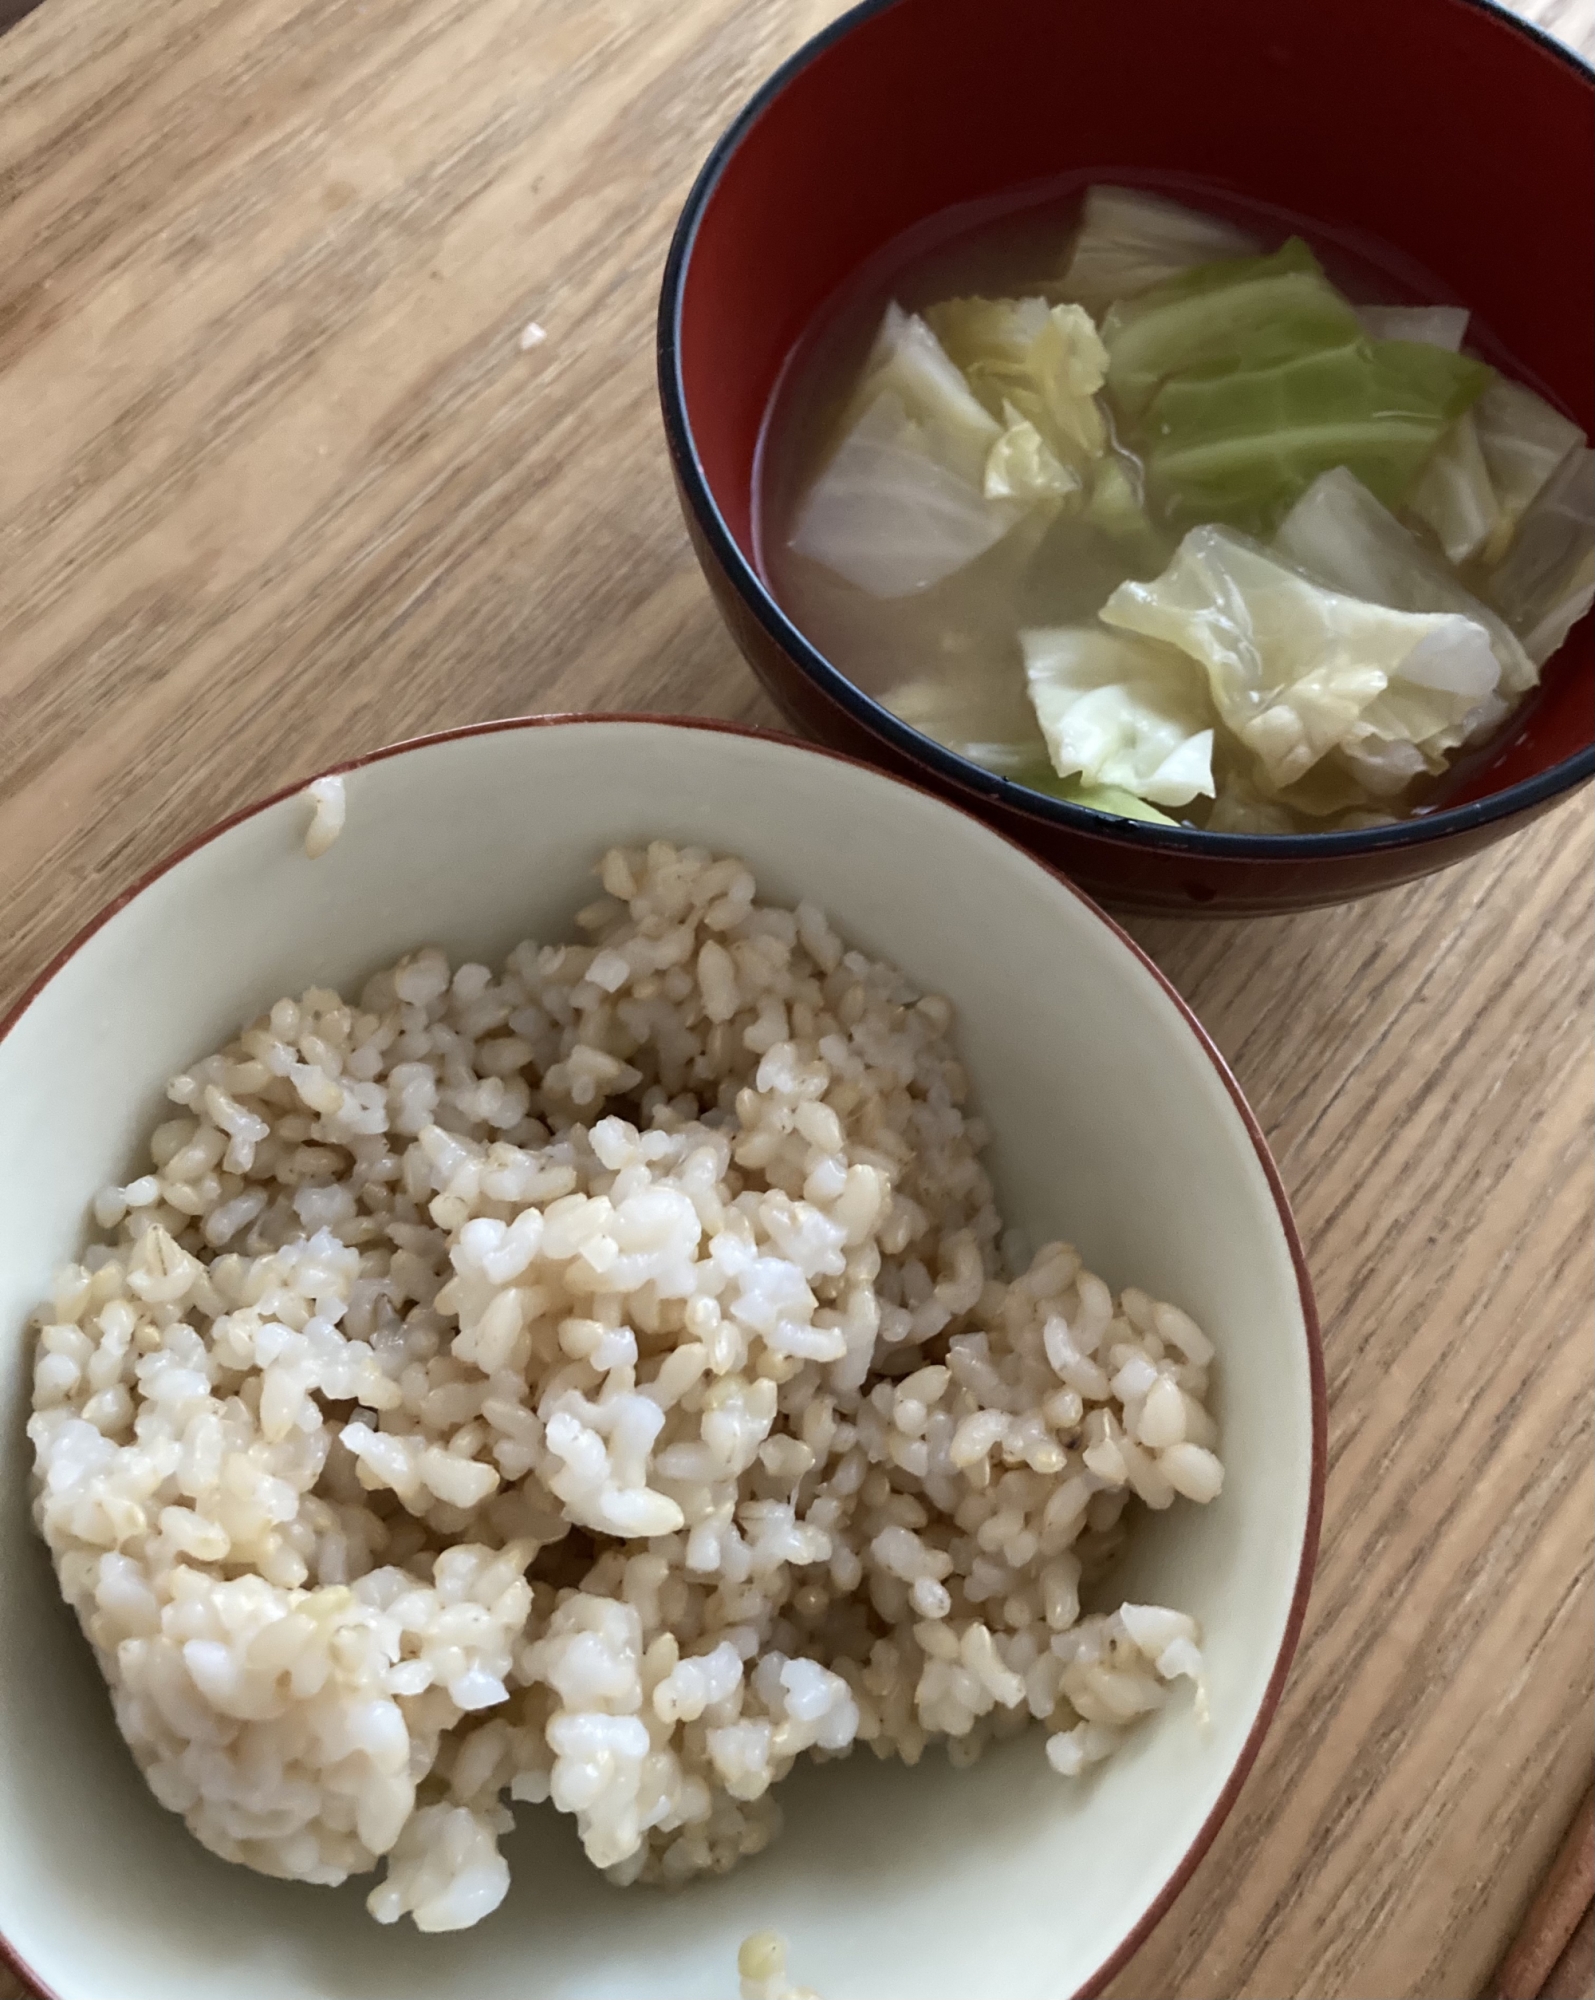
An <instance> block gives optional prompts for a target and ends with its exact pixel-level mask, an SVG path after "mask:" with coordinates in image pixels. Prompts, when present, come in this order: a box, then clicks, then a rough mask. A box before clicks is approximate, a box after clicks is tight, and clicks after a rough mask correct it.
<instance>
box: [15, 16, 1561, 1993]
mask: <svg viewBox="0 0 1595 2000" xmlns="http://www.w3.org/2000/svg"><path fill="white" fill-rule="evenodd" d="M0 4H3V5H4V8H5V12H6V13H7V14H9V13H11V12H14V11H15V10H16V5H17V0H0ZM835 11H836V8H835V6H834V4H833V0H672V4H663V0H660V4H654V5H646V4H642V0H45V4H44V5H43V6H42V7H41V8H40V9H39V10H38V11H37V12H36V13H34V14H32V15H31V16H29V17H28V18H27V19H25V20H23V21H22V22H21V24H20V25H19V26H17V27H15V28H13V29H11V31H10V32H9V33H7V34H5V35H4V36H3V37H0V201H3V204H4V206H3V212H0V1012H3V1010H4V1007H5V1005H6V1004H7V1002H8V1000H9V999H10V998H11V997H12V996H14V995H15V993H16V992H17V991H18V990H19V989H20V988H21V986H22V985H23V984H24V983H25V982H26V981H27V979H28V978H29V977H30V976H31V975H32V974H33V972H34V971H35V970H36V969H37V968H38V967H39V966H40V965H41V964H42V963H43V962H44V961H45V960H46V959H47V958H48V957H49V955H50V954H51V953H52V952H53V951H54V950H55V949H56V948H57V946H58V945H59V944H60V943H61V942H62V941H63V940H64V939H65V938H66V937H68V936H69V935H70V934H71V932H72V931H73V930H75V929H76V928H77V926H78V925H79V924H80V923H82V922H83V921H84V919H85V918H87V917H88V916H89V915H90V914H91V913H92V912H93V911H94V910H95V909H96V908H97V907H98V906H99V905H100V904H101V903H102V902H103V901H105V900H106V899H107V898H108V897H109V896H111V895H112V894H113V893H114V892H115V891H116V890H118V889H120V888H121V887H122V886H123V885H124V884H126V883H127V882H129V881H131V880H132V879H133V878H134V877H135V876H136V875H137V874H138V873H139V872H140V871H141V870H142V869H143V868H145V867H146V866H147V865H148V864H149V863H150V862H152V861H153V860H155V859H156V858H157V857H158V856H159V855H160V854H162V853H163V852H164V851H165V850H167V849H168V848H170V847H171V846H173V845H174V843H176V842H177V841H179V840H181V839H183V838H185V837H186V836H187V835H188V834H190V833H192V832H194V831H195V830H197V829H199V828H200V827H202V826H204V825H205V824H206V823H207V822H209V821H211V820H213V819H215V818H216V817H218V816H219V815H220V814H222V813H225V812H228V811H230V810H231V809H232V808H233V807H235V806H237V805H239V804H241V803H243V802H244V801H246V800H247V799H249V798H251V797H252V796H254V795H255V794H257V793H260V792H262V791H265V790H268V789H270V788H273V787H276V786H279V785H282V784H283V783H285V782H287V781H289V780H291V779H293V778H294V777H296V776H297V775H301V774H305V773H308V772H310V771H312V770H313V769H315V768H316V767H317V766H318V765H321V764H323V763H326V762H329V761H332V760H334V759H337V758H342V757H346V756H348V755H350V754H351V753H353V752H356V751H360V750H364V749H366V748H368V747H370V746H372V745H375V744H378V743H381V742H383V741H385V740H388V739H391V738H394V737H399V736H405V735H408V734H411V733H413V732H415V731H419V730H426V729H431V728H436V727H439V726H441V725H444V724H449V723H458V722H464V721H470V720H474V719H477V718H481V717H489V716H497V715H504V714H509V713H513V712H516V711H522V710H531V709H556V708H578V709H580V708H644V709H664V710H670V709H674V710H681V711H686V712H693V713H710V714H717V715H728V716H734V717H741V718H745V719H748V720H751V721H755V722H765V723H774V722H775V720H776V718H775V716H774V715H773V713H772V711H771V710H770V709H769V708H768V706H767V705H766V704H765V703H764V701H763V700H762V698H761V697H760V696H759V695H758V693H757V692H756V690H755V688H754V685H753V682H752V680H751V678H750V677H749V675H748V673H747V672H746V670H745V669H744V668H743V666H742V664H741V662H740V660H739V659H738V657H737V655H736V653H735V652H734V650H733V648H732V645H731V642H730V640H729V639H728V638H727V636H726V633H725V631H724V630H723V628H722V627H721V625H720V622H719V620H718V619H717V617H716V616H715V614H714V612H713V610H712V609H711V607H710V604H709V600H708V596H707V594H706V592H705V589H704V586H703V584H702V582H701V581H700V578H699V575H698V572H697V570H696V568H695V566H694V564H693V561H692V558H691V556H690V555H689V553H688V549H687V542H686V537H685V534H684V533H683V530H682V526H681V522H680V520H679V519H678V516H677V512H676V506H675V502H674V500H673V498H672V495H671V490H670V485H669V480H668V477H667V473H666V466H665V453H664V448H663V444H662V441H661V437H660V429H659V422H658V417H657V414H656V410H655V406H654V388H653V362H652V353H651V340H652V327H653V311H654V300H655V292H656V286H657V282H658V276H659V269H660V263H661V259H662V256H663V251H664V245H665V241H666V238H667V235H668V233H669V229H670V226H671V223H672V220H673V218H674V216H675V213H676V211H677V208H678V207H679V205H680V202H681V200H682V198H683V196H684V194H685V192H686V188H687V185H688V183H689V180H690V179H691V176H692V174H693V172H694V171H695V169H696V167H697V165H698V163H699V161H700V159H701V158H702V156H703V154H704V152H705V151H706V149H707V147H708V145H709V143H710V141H711V139H712V138H713V136H714V135H715V133H716V132H717V131H718V130H719V129H720V127H721V126H722V124H723V123H724V122H725V120H726V119H727V118H728V117H729V115H730V114H731V112H732V110H733V109H734V108H735V107H736V106H737V104H738V103H740V101H741V100H742V99H743V98H744V97H745V96H746V95H747V93H748V92H749V91H750V90H751V89H752V88H753V86H754V85H755V84H756V83H757V82H758V81H759V79H760V78H762V77H763V76H764V75H765V74H766V73H767V72H768V71H769V70H770V69H771V68H772V67H773V65H774V64H775V63H776V62H777V61H778V60H779V59H780V58H781V57H783V56H784V55H785V54H786V53H787V52H788V51H789V50H791V49H792V48H794V47H795V46H796V45H797V44H798V42H799V41H801V40H802V39H803V38H804V37H805V36H806V35H808V34H809V33H811V32H812V31H813V30H814V29H816V28H817V27H819V26H820V25H821V24H822V23H823V22H824V21H825V20H827V19H828V18H829V17H830V16H831V15H832V14H833V13H834V12H835ZM1534 11H1536V12H1537V13H1538V14H1539V16H1540V17H1541V18H1542V19H1543V20H1544V21H1545V22H1546V23H1547V24H1548V25H1551V26H1553V27H1555V28H1556V29H1558V30H1559V31H1560V32H1562V33H1563V34H1566V35H1567V36H1569V37H1570V38H1571V39H1576V40H1578V41H1580V42H1581V43H1582V45H1583V46H1584V47H1585V48H1591V47H1595V0H1540V4H1539V5H1538V6H1537V7H1536V8H1535V9H1534ZM0 18H3V16H0ZM532 320H536V321H537V322H539V323H540V324H541V325H542V326H543V327H544V328H545V329H546V331H547V339H546V340H545V341H544V342H543V343H542V344H541V345H537V346H533V347H531V348H529V349H525V350H523V348H522V346H521V345H520V343H519V340H518V336H519V334H520V332H521V329H522V328H523V327H525V326H526V324H527V323H528V322H529V321H532ZM1591 828H1592V812H1591V803H1590V800H1589V798H1588V796H1587V795H1586V797H1584V798H1583V799H1581V800H1579V801H1577V802H1575V803H1573V804H1571V805H1568V806H1566V807H1564V808H1563V809H1562V810H1561V811H1559V812H1558V813H1556V814H1555V815H1553V816H1552V817H1551V818H1549V819H1548V820H1545V821H1542V822H1541V823H1540V824H1539V825H1538V826H1537V827H1535V828H1534V829H1533V830H1532V831H1531V832H1529V833H1527V834H1525V835H1523V836H1521V837H1520V838H1518V839H1516V840H1514V841H1512V842H1510V843H1508V844H1507V845H1504V846H1502V847H1499V848H1496V849H1494V850H1492V852H1491V853H1489V854H1488V855H1486V856H1485V857H1484V858H1483V859H1481V860H1478V861H1476V862H1473V863H1471V864H1469V865H1467V866H1464V867H1461V868H1457V869H1454V870H1452V871H1451V872H1450V873H1448V874H1445V875H1443V876H1440V877H1438V878H1435V879H1433V880H1431V881H1429V882H1427V883H1424V884H1420V885H1419V886H1417V887H1415V888H1412V889H1408V890H1404V891H1400V892H1397V893H1395V894H1391V895H1387V896H1385V897H1383V898H1381V899H1379V900H1377V901H1373V902H1369V903H1365V904H1362V905H1360V906H1357V907H1353V908H1346V909H1340V910H1331V911H1326V912H1321V913H1317V914H1314V915H1308V916H1300V917H1293V918H1284V919H1278V920H1274V921H1270V922H1261V923H1247V924H1235V923H1221V924H1210V925H1205V926H1204V925H1199V924H1188V925H1182V924H1178V923H1172V922H1157V923H1152V922H1147V923H1140V924H1138V925H1137V926H1136V927H1135V928H1136V931H1137V935H1138V936H1139V937H1140V938H1141V939H1142V941H1143V942H1144V943H1145V944H1146V945H1147V946H1148V947H1149V948H1150V949H1151V950H1152V951H1153V952H1154V953H1155V955H1156V956H1157V958H1158V959H1159V961H1160V962H1161V963H1162V964H1163V965H1164V966H1165V967H1166V968H1167V970H1168V971H1169V973H1170V974H1171V975H1172V977H1173V978H1174V979H1175V980H1176V982H1177V983H1178V984H1179V986H1180V988H1181V990H1182V991H1183V992H1184V993H1186V994H1187V995H1188V996H1189V997H1190V999H1191V1000H1192V1001H1193V1002H1194V1004H1195V1005H1196V1007H1197V1009H1198V1011H1199V1012H1200V1013H1201V1015H1202V1018H1203V1019H1204V1020H1205V1021H1206V1022H1207V1024H1208V1026H1209V1027H1210V1028H1211V1029H1212V1031H1213V1033H1214V1035H1215V1036H1216V1037H1217V1039H1218V1041H1219V1043H1220V1045H1221V1046H1222V1047H1223V1049H1224V1050H1225V1052H1226V1053H1227V1055H1228V1056H1229V1057H1230V1059H1231V1060H1232V1062H1233V1063H1234V1065H1235V1068H1236V1070H1237V1072H1238V1073H1239V1075H1240V1078H1241V1080H1242V1082H1243V1084H1244V1085H1245V1087H1246V1089H1247V1090H1248V1092H1249V1093H1250V1095H1251V1098H1252V1101H1253V1103H1254V1104H1255V1105H1256V1106H1257V1109H1258V1112H1259V1114H1260V1116H1261V1118H1262V1120H1263V1123H1264V1125H1265V1127H1266V1128H1267V1130H1268V1133H1269V1136H1270V1138H1271V1140H1272V1143H1273V1145H1274V1148H1275V1151H1276V1153H1277V1155H1278V1158H1279V1162H1280V1166H1281V1169H1282V1170H1283V1173H1284V1176H1285V1179H1286V1182H1287V1183H1288V1185H1289V1187H1290V1189H1291V1192H1292V1194H1293V1196H1294V1199H1295V1202H1296V1208H1297V1214H1298V1216H1299V1218H1300V1221H1301V1226H1302V1232H1303V1235H1304V1237H1305V1239H1306V1243H1307V1247H1308V1254H1309V1257H1310V1259H1311V1263H1312V1267H1313V1271H1314V1273H1315V1275H1316V1279H1317V1284H1318V1291H1319V1298H1320V1302H1321V1305H1322V1309H1323V1318H1324V1326H1325V1332H1326V1342H1327V1351H1328V1369H1329V1387H1330V1394H1331V1398H1332V1409H1331V1435H1330V1470H1329V1492H1328V1511H1327V1515H1326V1519H1325V1531H1324V1543H1323V1555H1322V1559H1321V1563H1320V1568H1319V1572H1318V1581H1317V1586H1316V1589H1315V1592H1314V1595H1313V1600H1312V1608H1311V1612H1310V1615H1309V1619H1308V1627H1307V1633H1306V1637H1305V1641H1304V1644H1303V1646H1302V1650H1301V1653H1300V1655H1299V1657H1298V1660H1297V1664H1296V1668H1295V1671H1294V1673H1293V1675H1292V1678H1291V1683H1290V1687H1289V1690H1288V1692H1287V1695H1286V1699H1285V1704H1284V1707H1283V1710H1282V1711H1281V1713H1280V1716H1279V1719H1278V1721H1277V1722H1276V1724H1275V1727H1274V1730H1273V1733H1272V1735H1271V1737H1270V1739H1269V1742H1268V1745H1267V1747H1266V1748H1265V1750H1264V1752H1263V1755H1262V1758H1261V1760H1260V1762H1259V1763H1258V1765H1257V1768H1256V1770H1255V1771H1254V1773H1253V1775H1252V1777H1251V1779H1250V1781H1249V1783H1248V1784H1247V1786H1246V1788H1245V1791H1244V1793H1243V1794H1242V1797H1241V1800H1240V1803H1239V1805H1238V1807H1237V1809H1236V1810H1235V1812H1234V1814H1233V1815H1232V1817H1231V1818H1230V1820H1229V1823H1228V1824H1227V1826H1226V1827H1225V1828H1224V1830H1223V1832H1222V1834H1221V1835H1220V1836H1219V1839H1218V1841H1217V1842H1216V1844H1215V1845H1214V1847H1213V1849H1212V1851H1211V1853H1210V1854H1209V1855H1208V1857H1207V1858H1206V1860H1205V1861H1204V1862H1203V1864H1202V1866H1201V1867H1200V1869H1199V1870H1198V1872H1197V1874H1196V1876H1195V1878H1194V1880H1193V1881H1192V1882H1191V1884H1190V1886H1189V1887H1188V1888H1187V1889H1186V1891H1185V1893H1184V1895H1183V1896H1182V1897H1181V1898H1180V1901H1179V1903H1178V1904H1177V1905H1176V1907H1175V1910H1174V1911H1173V1913H1172V1914H1171V1915H1170V1916H1169V1917H1168V1918H1167V1919H1166V1920H1165V1922H1164V1923H1163V1925H1162V1926H1161V1928H1160V1930H1159V1931H1158V1932H1157V1934H1156V1935H1155V1936H1154V1937H1153V1939H1152V1940H1151V1942H1150V1943H1149V1944H1148V1945H1147V1946H1146V1948H1145V1949H1144V1950H1143V1951H1142V1952H1141V1954H1140V1955H1139V1957H1138V1958H1137V1959H1136V1961H1135V1963H1134V1964H1133V1965H1132V1966H1131V1967H1130V1968H1129V1970H1128V1971H1127V1972H1125V1973H1124V1974H1123V1976H1122V1977H1121V1978H1120V1980H1119V1981H1118V1983H1117V1985H1116V1987H1115V1988H1114V1992H1115V1994H1116V1995H1117V1996H1118V2000H1168V1996H1170V1995H1175V1994H1178V1995H1180V1996H1185V2000H1232V1997H1233V1996H1240V1995H1247V1996H1257V2000H1279V1996H1283V1995H1314V1996H1337V1997H1338V2000H1377V1997H1379V1996H1395V1995H1402V1996H1414V2000H1464V1996H1469V1995H1473V1994H1475V1993H1477V1992H1478V1991H1479V1989H1480V1987H1481V1984H1482V1983H1483V1981H1484V1980H1485V1978H1486V1977H1487V1974H1488V1972H1489V1969H1490V1967H1491V1966H1492V1965H1493V1964H1494V1962H1495V1960H1496V1958H1497V1957H1498V1955H1499V1953H1500V1951H1501V1948H1502V1946H1503V1944H1504V1943H1505V1941H1506V1940H1507V1938H1508V1937H1509V1935H1510V1933H1511V1931H1512V1929H1513V1927H1514V1925H1515V1924H1516V1922H1517V1920H1518V1918H1519V1916H1520V1914H1521V1912H1522V1911H1523V1909H1524V1907H1525V1905H1526V1904H1527V1902H1528V1900H1529V1898H1530V1896H1531V1894H1532V1891H1533V1889H1534V1886H1535V1883H1536V1881H1537V1880H1538V1878H1539V1877H1540V1875H1541V1873H1542V1872H1543V1870H1544V1869H1545V1867H1546V1865H1547V1863H1548V1861H1549V1859H1550V1856H1551V1854H1552V1852H1553V1850H1554V1848H1555V1846H1556V1843H1557V1840H1558V1838H1559V1836H1560V1834H1561V1831H1562V1828H1563V1825H1564V1824H1565V1822H1566V1821H1567V1819H1568V1817H1569V1815H1570V1813H1571V1811H1572V1809H1573V1806H1574V1804H1575V1802H1576V1800H1577V1798H1578V1796H1579V1793H1580V1792H1581V1791H1582V1789H1583V1788H1584V1787H1585V1786H1586V1785H1587V1783H1588V1775H1589V1770H1590V1762H1591V1683H1592V1660H1591V1649H1590V1609H1591V1542H1592V1522H1595V1510H1592V1504H1591V1500H1592V1490H1595V1484H1592V1476H1591V1466H1590V1445H1591V1429H1592V1426H1591V1397H1590V1384H1589V1372H1590V1371H1589V1341H1588V1333H1589V1316H1590V1304H1591V1273H1590V1261H1589V1251H1588V1240H1587V1239H1588V1230H1589V1221H1590V1210H1591V1199H1592V1172H1591V1154H1590V1103H1591V1069H1592V1066H1591V1060H1590V1047H1589V1041H1590V1038H1589V999H1590V984H1591V982H1590V943H1591V929H1592V925H1591V897H1590V860H1591V852H1592V841H1591ZM14 1991H15V1989H14V1988H13V1987H11V1986H9V1985H7V1984H6V1983H5V1981H4V1977H3V1975H0V1994H4V1995H9V1994H12V1993H14ZM104 2000H115V1996H114V1995H106V1996H104ZM926 2000H943V1996H926Z"/></svg>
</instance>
